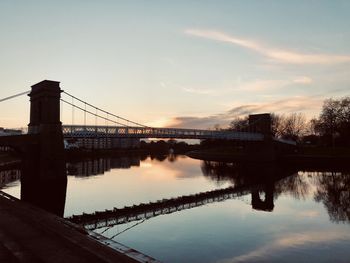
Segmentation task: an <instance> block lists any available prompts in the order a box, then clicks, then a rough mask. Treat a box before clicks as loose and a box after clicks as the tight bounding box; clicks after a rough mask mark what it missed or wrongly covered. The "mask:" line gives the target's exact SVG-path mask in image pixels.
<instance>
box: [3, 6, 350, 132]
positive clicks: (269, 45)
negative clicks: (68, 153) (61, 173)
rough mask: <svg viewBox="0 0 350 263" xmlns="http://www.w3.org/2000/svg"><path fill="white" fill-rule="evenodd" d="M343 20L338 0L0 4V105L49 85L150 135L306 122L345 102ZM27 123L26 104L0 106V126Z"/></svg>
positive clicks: (348, 88)
mask: <svg viewBox="0 0 350 263" xmlns="http://www.w3.org/2000/svg"><path fill="white" fill-rule="evenodd" d="M349 14H350V1H340V0H339V1H331V0H329V1H312V0H309V1H304V0H300V1H260V0H257V1H188V0H186V1H56V2H54V1H1V2H0V33H1V41H0V68H1V70H0V99H1V98H3V97H7V96H10V95H13V94H16V93H19V92H22V91H26V90H29V89H30V86H31V85H33V84H35V83H37V82H39V81H41V80H43V79H50V80H56V81H60V82H61V88H62V89H64V90H66V91H67V92H69V93H71V94H73V95H76V96H77V97H80V98H82V99H84V100H86V101H88V102H91V103H92V104H95V105H96V106H99V107H100V108H104V109H106V110H108V111H111V112H114V113H115V114H117V115H121V116H123V117H126V118H129V119H132V120H134V121H137V122H141V123H144V124H146V125H151V126H174V127H175V126H176V127H187V128H209V127H213V126H214V125H215V124H221V125H226V124H227V123H229V121H230V120H232V119H233V118H235V117H237V116H241V115H246V114H249V113H263V112H276V113H290V112H304V113H305V114H306V116H307V117H309V118H311V117H314V116H317V115H318V112H319V111H320V108H321V106H322V102H323V100H324V99H325V98H330V97H333V98H339V97H342V96H347V95H350V15H349ZM28 118H29V102H28V97H27V96H23V97H21V98H17V99H14V100H10V101H6V102H2V103H0V127H1V126H4V127H20V126H26V125H27V124H28ZM78 120H79V118H78V117H76V118H75V121H76V122H77V121H78ZM90 121H91V122H92V120H90ZM63 122H64V123H70V122H71V111H70V109H69V108H67V107H66V108H64V110H63Z"/></svg>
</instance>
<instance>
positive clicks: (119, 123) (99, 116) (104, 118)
mask: <svg viewBox="0 0 350 263" xmlns="http://www.w3.org/2000/svg"><path fill="white" fill-rule="evenodd" d="M61 101H63V102H64V103H67V104H68V105H71V106H73V107H75V108H77V109H79V110H81V111H85V110H84V109H83V108H81V107H79V106H77V105H74V104H72V103H71V102H68V101H66V100H64V99H61ZM86 113H89V114H91V115H93V116H95V117H96V120H97V117H98V118H101V119H103V120H108V119H107V118H106V117H103V116H101V115H98V114H97V113H93V112H91V111H88V110H86ZM108 121H110V122H113V123H115V124H118V125H122V126H125V127H127V125H125V124H124V123H121V122H117V121H114V120H108Z"/></svg>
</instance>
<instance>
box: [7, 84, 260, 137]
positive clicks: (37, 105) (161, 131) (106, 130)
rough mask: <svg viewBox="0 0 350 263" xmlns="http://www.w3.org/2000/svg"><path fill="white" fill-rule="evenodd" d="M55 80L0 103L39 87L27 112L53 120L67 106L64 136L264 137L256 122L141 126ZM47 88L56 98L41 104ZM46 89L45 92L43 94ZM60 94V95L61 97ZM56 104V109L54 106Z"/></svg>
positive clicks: (35, 90)
mask: <svg viewBox="0 0 350 263" xmlns="http://www.w3.org/2000/svg"><path fill="white" fill-rule="evenodd" d="M58 85H59V82H56V81H48V80H44V81H42V82H40V83H38V84H36V85H33V86H32V90H31V91H25V92H21V93H18V94H15V95H12V96H9V97H6V98H3V99H1V100H0V102H3V101H6V100H10V99H14V98H17V97H19V96H23V95H29V96H31V94H32V95H33V96H34V93H37V92H38V91H39V88H40V87H41V89H42V90H43V92H42V93H41V95H43V96H41V99H40V101H38V102H35V101H34V100H32V99H31V101H32V104H34V105H32V106H31V115H37V116H36V117H37V118H36V119H38V121H40V120H41V119H42V118H43V117H44V115H47V114H48V110H49V111H51V112H55V115H56V116H55V117H56V120H51V122H52V123H53V122H55V121H57V114H60V115H59V116H60V117H62V111H60V106H61V108H63V104H65V105H67V106H69V107H71V115H72V120H71V123H70V124H66V123H64V124H63V125H62V133H63V136H64V137H65V138H98V137H109V138H113V137H114V138H140V139H141V138H174V139H176V138H178V139H227V140H240V141H262V140H264V134H262V133H261V132H258V131H257V130H258V129H257V126H256V125H250V126H249V128H247V129H245V130H244V131H220V130H207V129H182V128H157V127H149V126H147V125H143V124H141V123H139V122H136V121H133V120H130V119H127V118H125V117H121V116H119V115H116V114H114V113H112V112H110V111H107V110H104V109H101V108H100V107H97V106H95V105H93V104H91V103H88V102H86V101H85V100H83V99H80V98H78V97H76V96H73V95H72V94H70V93H68V92H66V91H63V90H60V89H59V90H57V87H58ZM50 87H52V88H53V87H56V92H58V93H59V94H56V96H58V97H57V99H59V102H60V104H58V101H52V102H53V103H50V105H48V104H47V103H45V101H44V100H45V97H47V96H49V97H50V96H51V100H52V94H51V95H50V94H48V93H47V92H48V90H50ZM45 92H46V93H45ZM61 93H62V96H61ZM54 107H56V109H55V108H54ZM77 111H80V112H82V114H83V123H80V124H75V123H74V120H75V118H76V117H75V115H76V112H77ZM91 117H93V118H94V119H95V124H94V125H91V124H87V119H88V118H90V119H91ZM98 121H100V122H101V121H102V122H104V124H105V125H98ZM29 126H32V127H30V129H29V133H38V130H36V129H35V128H38V127H34V126H38V125H29Z"/></svg>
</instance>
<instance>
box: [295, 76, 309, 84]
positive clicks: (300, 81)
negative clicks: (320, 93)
mask: <svg viewBox="0 0 350 263" xmlns="http://www.w3.org/2000/svg"><path fill="white" fill-rule="evenodd" d="M293 82H294V83H297V84H304V85H308V84H311V83H312V82H313V80H312V78H310V77H307V76H300V77H297V78H295V79H294V80H293Z"/></svg>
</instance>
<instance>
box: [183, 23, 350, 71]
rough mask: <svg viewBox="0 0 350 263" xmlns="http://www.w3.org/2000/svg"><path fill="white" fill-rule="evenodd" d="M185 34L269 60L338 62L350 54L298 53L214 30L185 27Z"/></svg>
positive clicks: (316, 62)
mask: <svg viewBox="0 0 350 263" xmlns="http://www.w3.org/2000/svg"><path fill="white" fill-rule="evenodd" d="M185 33H186V34H187V35H191V36H196V37H201V38H206V39H211V40H215V41H219V42H226V43H230V44H233V45H236V46H240V47H243V48H246V49H249V50H253V51H255V52H257V53H259V54H261V55H263V56H265V57H267V58H269V59H271V60H274V61H277V62H282V63H289V64H338V63H349V62H350V55H332V54H323V53H319V54H308V53H298V52H294V51H290V50H285V49H280V48H272V47H268V46H265V45H262V44H261V43H259V42H257V41H252V40H248V39H244V38H239V37H235V36H231V35H228V34H226V33H224V32H220V31H214V30H201V29H187V30H185Z"/></svg>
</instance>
